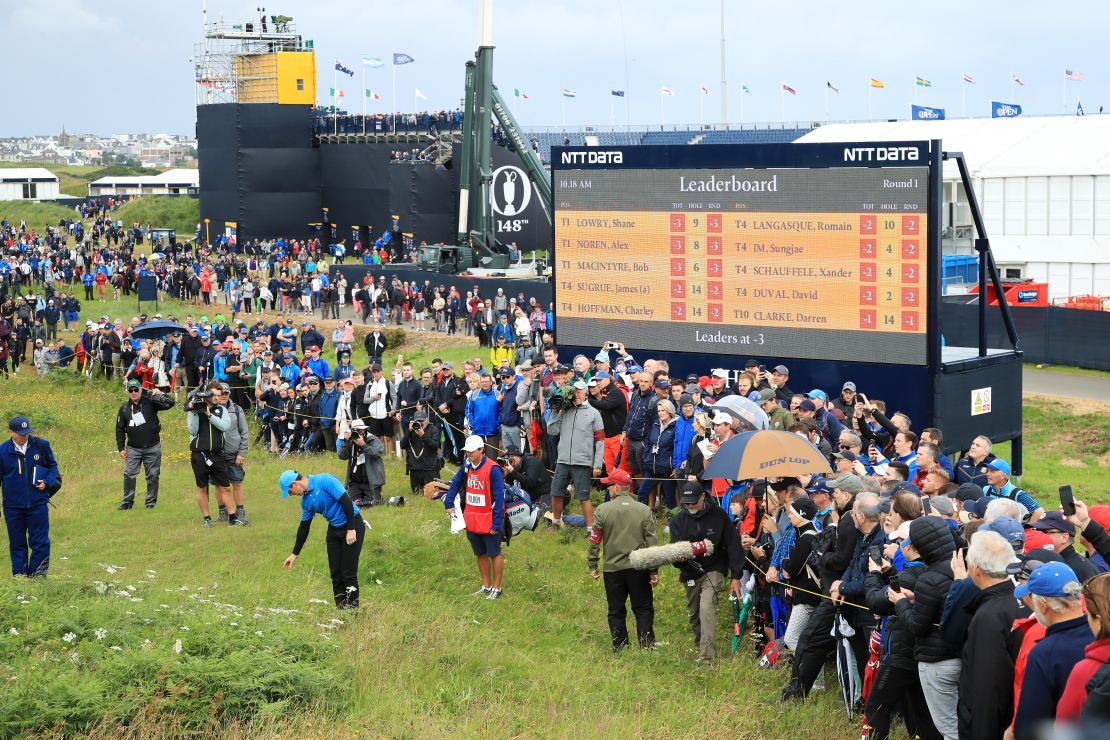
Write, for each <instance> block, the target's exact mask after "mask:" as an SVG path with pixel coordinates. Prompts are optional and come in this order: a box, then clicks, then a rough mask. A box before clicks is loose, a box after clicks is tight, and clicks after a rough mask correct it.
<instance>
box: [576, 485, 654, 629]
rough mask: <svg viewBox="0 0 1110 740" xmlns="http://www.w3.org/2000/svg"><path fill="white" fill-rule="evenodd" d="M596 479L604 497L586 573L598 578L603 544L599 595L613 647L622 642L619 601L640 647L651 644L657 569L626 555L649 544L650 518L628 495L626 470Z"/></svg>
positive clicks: (651, 534) (651, 535)
mask: <svg viewBox="0 0 1110 740" xmlns="http://www.w3.org/2000/svg"><path fill="white" fill-rule="evenodd" d="M601 482H602V483H604V484H606V485H608V486H609V495H610V499H609V500H608V501H606V502H605V503H603V504H602V505H601V506H599V507H597V512H596V514H595V515H594V521H593V526H592V527H591V528H590V550H589V555H588V560H589V565H590V575H591V576H593V577H594V578H595V579H597V578H600V577H601V572H600V571H599V570H598V552H599V550H601V549H602V547H603V546H604V550H605V559H604V562H603V563H602V569H603V570H604V571H605V598H606V600H607V601H608V602H609V632H610V633H611V634H612V636H613V650H620V649H621V648H624V647H627V646H628V628H627V626H626V624H625V617H626V616H627V611H626V610H625V600H626V599H627V600H629V601H630V602H631V603H632V613H633V615H635V617H636V634H637V637H638V638H639V641H640V647H642V648H646V647H651V646H653V645H654V644H655V606H654V603H653V601H652V595H651V589H652V588H653V587H654V586H655V585H656V584H658V583H659V572H658V571H657V570H653V571H650V572H649V571H646V570H636V569H635V568H633V567H632V563H631V561H630V560H629V558H628V556H629V553H631V552H632V551H633V550H639V549H640V548H643V547H652V546H654V545H655V517H654V516H652V513H651V509H649V508H648V507H647V506H645V505H644V504H642V503H640V502H639V501H637V500H636V497H635V496H633V495H632V490H631V489H632V479H631V478H630V477H629V475H628V472H627V471H625V470H623V469H621V468H615V469H614V470H613V471H612V472H611V473H610V474H609V477H607V478H602V479H601Z"/></svg>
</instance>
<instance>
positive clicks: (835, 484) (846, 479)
mask: <svg viewBox="0 0 1110 740" xmlns="http://www.w3.org/2000/svg"><path fill="white" fill-rule="evenodd" d="M829 488H839V489H840V490H841V491H845V492H846V493H859V492H860V491H862V490H863V481H862V480H860V477H859V476H858V475H853V474H852V473H845V474H844V475H841V476H838V477H836V478H833V479H832V480H830V481H829Z"/></svg>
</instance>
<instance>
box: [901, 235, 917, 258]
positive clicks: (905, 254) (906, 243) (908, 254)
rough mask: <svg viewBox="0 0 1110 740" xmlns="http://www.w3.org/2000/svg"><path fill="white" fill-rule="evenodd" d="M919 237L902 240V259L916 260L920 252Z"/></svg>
mask: <svg viewBox="0 0 1110 740" xmlns="http://www.w3.org/2000/svg"><path fill="white" fill-rule="evenodd" d="M917 246H918V244H917V239H903V240H902V259H904V260H915V259H917V256H918V255H919V254H920V252H919V251H918V248H917Z"/></svg>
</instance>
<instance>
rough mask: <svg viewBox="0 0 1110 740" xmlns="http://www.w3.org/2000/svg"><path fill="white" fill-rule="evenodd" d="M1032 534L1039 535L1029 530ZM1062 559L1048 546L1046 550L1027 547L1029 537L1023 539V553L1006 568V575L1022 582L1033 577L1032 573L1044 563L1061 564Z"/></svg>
mask: <svg viewBox="0 0 1110 740" xmlns="http://www.w3.org/2000/svg"><path fill="white" fill-rule="evenodd" d="M1030 532H1032V533H1034V534H1041V532H1036V531H1035V530H1030ZM1062 562H1064V559H1063V558H1062V557H1060V555H1059V553H1057V552H1056V551H1055V550H1053V549H1052V546H1051V545H1050V546H1049V548H1048V549H1047V550H1046V549H1044V548H1043V547H1042V548H1032V549H1030V547H1029V537H1028V536H1026V538H1025V552H1024V553H1019V554H1018V559H1017V560H1015V561H1014V562H1012V563H1010V564H1009V565H1007V566H1006V573H1007V575H1011V576H1015V577H1017V578H1019V579H1021V580H1023V581H1027V580H1029V577H1030V576H1031V575H1033V571H1035V570H1036V569H1037V568H1040V567H1041V566H1042V565H1044V564H1045V563H1062Z"/></svg>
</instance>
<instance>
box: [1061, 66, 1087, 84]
mask: <svg viewBox="0 0 1110 740" xmlns="http://www.w3.org/2000/svg"><path fill="white" fill-rule="evenodd" d="M1064 79H1065V80H1071V81H1072V82H1082V81H1083V73H1082V72H1076V71H1075V70H1073V69H1065V70H1064Z"/></svg>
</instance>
